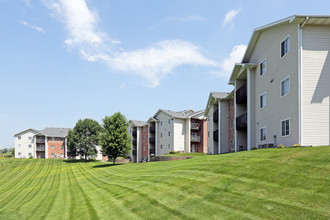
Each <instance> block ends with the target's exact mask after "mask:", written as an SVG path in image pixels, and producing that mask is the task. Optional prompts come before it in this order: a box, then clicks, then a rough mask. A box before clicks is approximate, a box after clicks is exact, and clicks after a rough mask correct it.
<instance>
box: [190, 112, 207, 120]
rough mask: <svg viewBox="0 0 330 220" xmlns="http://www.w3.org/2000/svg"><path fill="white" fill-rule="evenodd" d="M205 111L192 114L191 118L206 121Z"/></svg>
mask: <svg viewBox="0 0 330 220" xmlns="http://www.w3.org/2000/svg"><path fill="white" fill-rule="evenodd" d="M204 111H205V110H200V111H197V112H195V113H194V114H192V115H191V116H190V117H191V118H195V119H196V118H198V119H205V117H204Z"/></svg>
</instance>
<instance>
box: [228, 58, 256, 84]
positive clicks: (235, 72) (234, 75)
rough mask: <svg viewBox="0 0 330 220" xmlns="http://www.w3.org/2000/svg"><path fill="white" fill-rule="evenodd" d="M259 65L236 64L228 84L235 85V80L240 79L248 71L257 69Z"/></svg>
mask: <svg viewBox="0 0 330 220" xmlns="http://www.w3.org/2000/svg"><path fill="white" fill-rule="evenodd" d="M256 66H257V64H255V63H236V64H235V66H234V69H233V72H232V73H231V76H230V79H229V82H228V84H229V85H234V84H235V80H236V79H237V78H239V77H240V75H241V74H242V73H243V72H244V71H245V70H246V69H252V68H255V67H256Z"/></svg>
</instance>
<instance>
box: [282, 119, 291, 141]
mask: <svg viewBox="0 0 330 220" xmlns="http://www.w3.org/2000/svg"><path fill="white" fill-rule="evenodd" d="M281 124H282V137H284V136H288V135H289V134H290V119H285V120H283V121H282V122H281Z"/></svg>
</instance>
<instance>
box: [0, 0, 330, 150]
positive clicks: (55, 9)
mask: <svg viewBox="0 0 330 220" xmlns="http://www.w3.org/2000/svg"><path fill="white" fill-rule="evenodd" d="M329 4H330V3H329V2H328V1H317V0H316V1H313V4H310V1H308V2H307V1H284V0H276V1H275V0H270V1H234V0H233V1H222V0H203V1H193V0H166V1H154V0H139V1H131V0H122V1H118V0H116V1H113V0H33V1H32V0H16V1H12V0H0V39H1V41H0V60H1V65H0V83H1V86H0V101H1V102H0V103H1V108H0V148H1V147H12V146H13V144H14V138H13V134H15V133H17V132H19V131H22V130H25V129H27V128H35V129H43V128H45V127H73V126H74V125H75V123H76V122H77V120H79V119H82V118H93V119H95V120H97V121H99V122H101V120H102V118H104V116H106V115H112V114H113V113H115V112H118V111H120V112H122V113H123V114H125V115H126V117H127V118H128V119H136V120H147V119H148V118H149V117H150V116H153V114H154V113H156V111H157V110H158V109H159V108H162V109H170V110H176V111H180V110H185V109H194V110H201V109H204V108H205V106H206V102H207V99H208V95H209V92H210V91H230V90H231V89H232V87H231V86H228V85H227V82H228V79H229V76H230V74H231V70H232V67H233V64H234V63H235V62H240V61H241V57H242V55H243V54H244V51H245V47H246V45H247V44H248V42H249V40H250V37H251V34H252V32H253V29H254V28H257V27H260V26H262V25H265V24H268V23H271V22H273V21H276V20H280V19H282V18H285V17H288V16H291V15H294V14H309V15H310V14H311V15H318V14H323V15H326V14H327V13H329V11H328V8H329Z"/></svg>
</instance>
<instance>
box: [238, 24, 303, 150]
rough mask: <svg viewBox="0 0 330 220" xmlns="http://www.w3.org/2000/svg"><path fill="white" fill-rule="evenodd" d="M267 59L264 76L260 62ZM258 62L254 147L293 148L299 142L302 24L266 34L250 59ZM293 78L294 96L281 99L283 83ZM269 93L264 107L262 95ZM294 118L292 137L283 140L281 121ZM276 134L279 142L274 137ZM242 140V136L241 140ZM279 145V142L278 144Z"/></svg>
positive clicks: (272, 30)
mask: <svg viewBox="0 0 330 220" xmlns="http://www.w3.org/2000/svg"><path fill="white" fill-rule="evenodd" d="M288 36H290V51H289V53H288V54H286V55H285V56H284V57H282V58H281V56H280V48H281V42H282V41H283V40H284V39H285V38H286V37H288ZM265 59H266V72H265V73H264V74H263V75H262V76H260V74H259V73H260V63H261V62H262V61H263V60H265ZM249 63H256V64H257V68H256V69H255V72H254V73H253V72H252V73H251V74H252V75H253V77H251V79H252V80H253V81H252V82H251V83H252V84H251V87H252V88H254V90H252V92H251V95H253V94H254V95H253V96H252V97H253V98H252V100H253V106H252V112H253V113H254V114H255V115H254V117H253V116H252V118H253V121H252V125H253V126H254V125H255V127H254V128H253V131H252V132H251V134H252V135H254V137H252V146H258V145H261V144H277V145H279V144H283V145H287V146H288V145H293V144H297V143H299V99H298V92H299V90H298V25H297V24H287V25H281V26H279V27H274V28H271V29H269V30H266V31H264V32H262V33H261V34H260V36H259V38H258V42H257V44H256V46H255V48H254V50H253V53H252V55H251V57H250V60H249ZM288 76H289V77H290V93H289V94H288V95H286V96H284V97H281V81H282V80H284V79H285V78H286V77H288ZM263 93H266V106H265V107H264V108H260V106H259V100H260V95H262V94H263ZM287 118H290V129H291V134H290V135H289V136H287V137H281V121H282V120H284V119H287ZM262 127H266V129H267V137H266V141H261V140H260V129H261V128H262ZM275 135H276V140H275V138H274V136H275ZM238 138H239V137H238ZM276 142H277V143H276Z"/></svg>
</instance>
